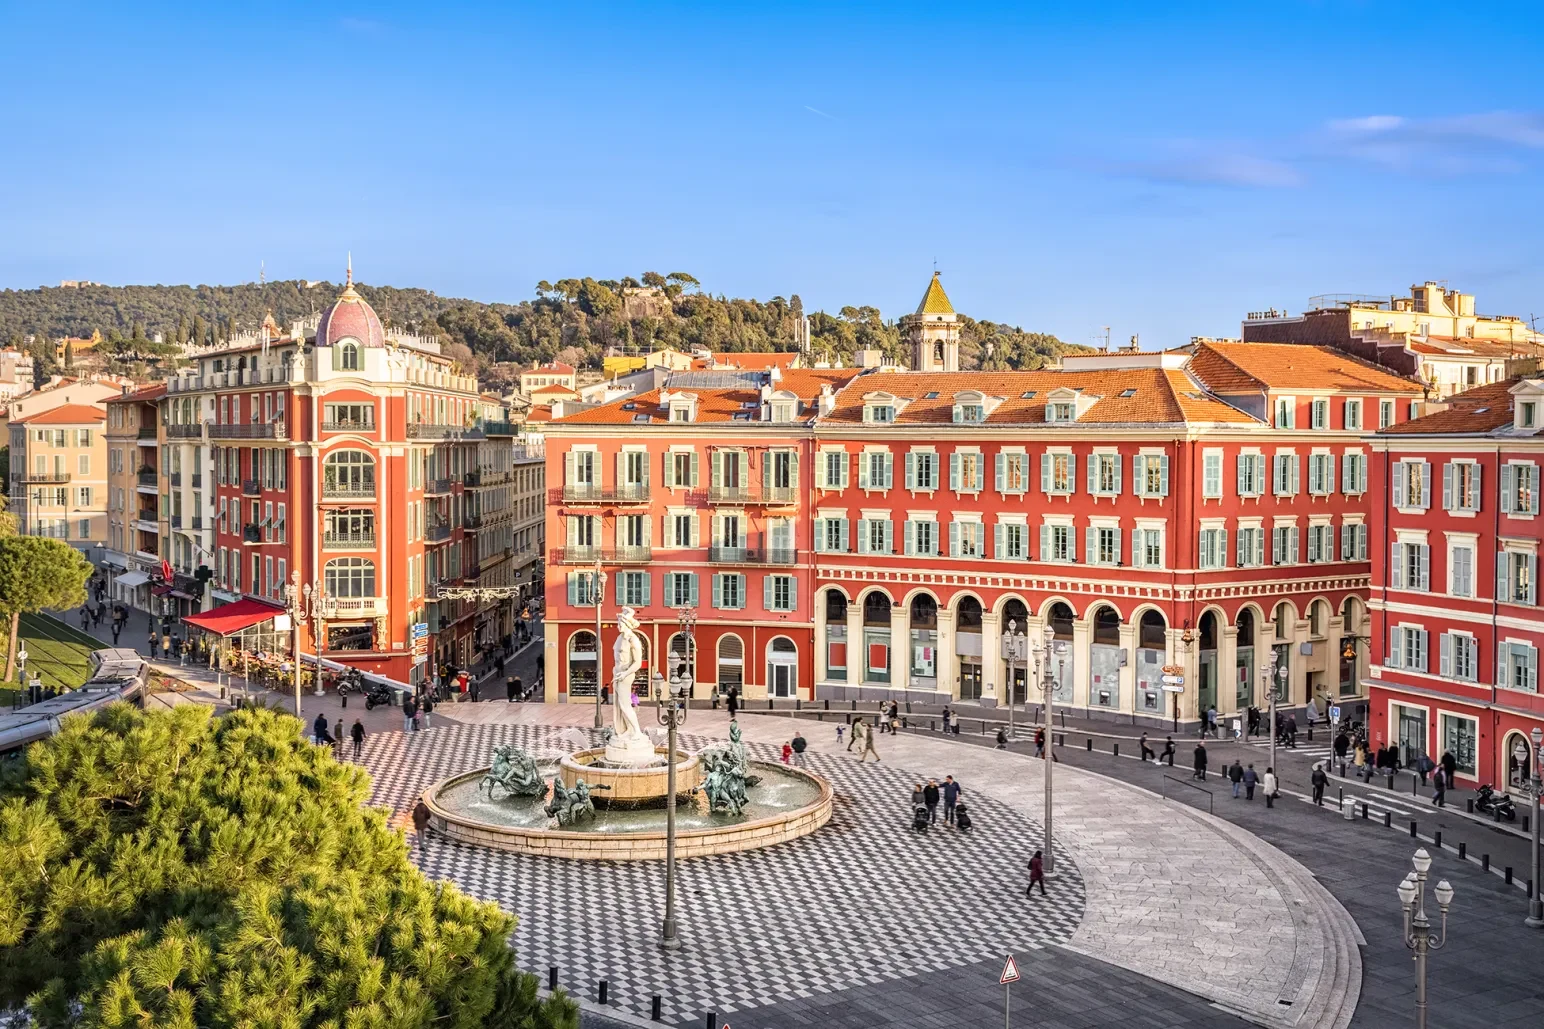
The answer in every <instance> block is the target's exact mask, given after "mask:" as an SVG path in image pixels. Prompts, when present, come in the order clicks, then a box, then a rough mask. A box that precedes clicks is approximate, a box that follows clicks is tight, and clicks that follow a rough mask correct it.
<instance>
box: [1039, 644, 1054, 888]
mask: <svg viewBox="0 0 1544 1029" xmlns="http://www.w3.org/2000/svg"><path fill="white" fill-rule="evenodd" d="M1040 632H1041V639H1042V640H1043V641H1044V643H1045V646H1043V647H1041V646H1037V647H1035V652H1034V656H1035V671H1036V673H1037V674H1038V676H1039V678H1040V692H1041V694H1042V697H1041V699H1042V701H1043V702H1044V704H1045V713H1044V715H1043V716H1042V720H1043V722H1044V725H1045V728H1044V729H1043V730H1042V731H1043V732H1044V733H1045V747H1044V749H1043V750H1042V751H1041V757H1042V759H1043V760H1044V761H1045V847H1044V848H1043V849H1044V851H1045V853H1044V854H1043V855H1042V859H1041V860H1042V865H1043V868H1042V872H1043V874H1045V875H1050V874H1051V871H1052V865H1053V864H1054V860H1053V858H1052V857H1051V855H1052V853H1053V851H1052V850H1051V769H1052V767H1053V766H1055V764H1056V737H1055V735H1054V734H1053V733H1052V731H1051V696H1052V694H1054V693H1055V692H1056V680H1054V679H1052V678H1051V648H1052V646H1053V645H1054V643H1055V640H1056V630H1055V629H1054V628H1053V627H1052V626H1051V625H1050V623H1047V624H1046V625H1045V627H1044V628H1042V629H1041V630H1040Z"/></svg>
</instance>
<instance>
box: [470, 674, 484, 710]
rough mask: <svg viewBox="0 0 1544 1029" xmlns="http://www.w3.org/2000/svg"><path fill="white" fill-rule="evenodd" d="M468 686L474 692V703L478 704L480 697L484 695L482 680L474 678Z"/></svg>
mask: <svg viewBox="0 0 1544 1029" xmlns="http://www.w3.org/2000/svg"><path fill="white" fill-rule="evenodd" d="M467 686H468V689H470V690H471V691H472V703H474V704H475V703H477V699H478V697H480V696H481V695H482V680H481V679H479V678H477V677H476V676H473V677H472V679H471V681H470V682H469V683H468V684H467Z"/></svg>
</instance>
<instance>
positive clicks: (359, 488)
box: [322, 479, 375, 500]
mask: <svg viewBox="0 0 1544 1029" xmlns="http://www.w3.org/2000/svg"><path fill="white" fill-rule="evenodd" d="M322 497H323V498H324V499H326V500H374V499H375V482H374V481H373V480H372V481H370V482H338V481H336V480H327V479H323V480H322Z"/></svg>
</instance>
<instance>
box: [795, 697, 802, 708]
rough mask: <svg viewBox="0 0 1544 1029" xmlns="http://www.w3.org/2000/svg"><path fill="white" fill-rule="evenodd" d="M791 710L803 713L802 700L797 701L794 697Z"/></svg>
mask: <svg viewBox="0 0 1544 1029" xmlns="http://www.w3.org/2000/svg"><path fill="white" fill-rule="evenodd" d="M793 709H794V710H795V711H803V710H804V701H802V700H800V699H798V698H797V697H795V698H794V702H793Z"/></svg>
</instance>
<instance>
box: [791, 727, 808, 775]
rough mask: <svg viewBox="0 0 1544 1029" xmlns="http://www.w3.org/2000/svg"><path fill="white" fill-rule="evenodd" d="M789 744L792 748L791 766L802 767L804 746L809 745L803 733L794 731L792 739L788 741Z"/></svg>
mask: <svg viewBox="0 0 1544 1029" xmlns="http://www.w3.org/2000/svg"><path fill="white" fill-rule="evenodd" d="M789 745H790V746H791V747H792V748H793V766H794V767H795V768H803V767H804V748H805V747H807V746H809V743H808V742H806V741H805V739H804V734H803V733H802V732H795V733H794V734H793V739H792V740H791V741H789Z"/></svg>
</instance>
